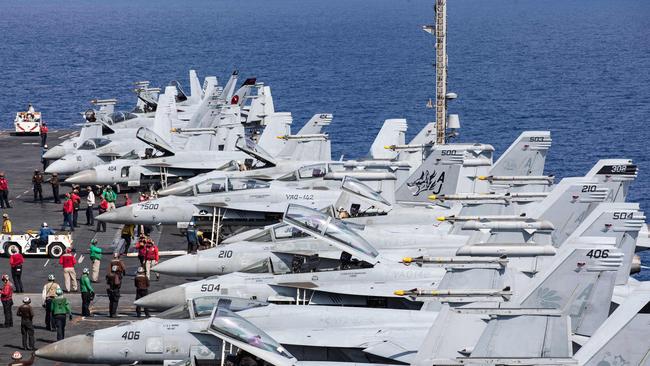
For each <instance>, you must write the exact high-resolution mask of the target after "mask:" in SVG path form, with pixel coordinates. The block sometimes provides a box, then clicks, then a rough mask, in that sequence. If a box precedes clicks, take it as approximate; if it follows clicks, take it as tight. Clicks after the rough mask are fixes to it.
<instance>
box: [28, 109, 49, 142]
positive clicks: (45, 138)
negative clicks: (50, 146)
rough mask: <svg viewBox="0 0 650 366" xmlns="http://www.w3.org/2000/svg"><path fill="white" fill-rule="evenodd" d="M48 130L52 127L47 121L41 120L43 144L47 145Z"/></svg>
mask: <svg viewBox="0 0 650 366" xmlns="http://www.w3.org/2000/svg"><path fill="white" fill-rule="evenodd" d="M32 109H33V108H32ZM48 132H50V129H49V128H47V123H45V122H41V146H46V144H47V133H48Z"/></svg>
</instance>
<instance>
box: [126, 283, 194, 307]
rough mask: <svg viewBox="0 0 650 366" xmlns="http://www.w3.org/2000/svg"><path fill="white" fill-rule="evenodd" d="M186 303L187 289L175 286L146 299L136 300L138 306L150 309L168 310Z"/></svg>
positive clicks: (150, 295)
mask: <svg viewBox="0 0 650 366" xmlns="http://www.w3.org/2000/svg"><path fill="white" fill-rule="evenodd" d="M184 303H185V288H184V287H181V286H174V287H170V288H166V289H164V290H160V291H157V292H154V293H153V294H149V295H147V296H145V297H141V298H139V299H138V300H135V303H134V304H135V305H136V306H144V307H145V308H148V309H155V310H167V309H169V308H172V307H174V306H176V305H180V304H184Z"/></svg>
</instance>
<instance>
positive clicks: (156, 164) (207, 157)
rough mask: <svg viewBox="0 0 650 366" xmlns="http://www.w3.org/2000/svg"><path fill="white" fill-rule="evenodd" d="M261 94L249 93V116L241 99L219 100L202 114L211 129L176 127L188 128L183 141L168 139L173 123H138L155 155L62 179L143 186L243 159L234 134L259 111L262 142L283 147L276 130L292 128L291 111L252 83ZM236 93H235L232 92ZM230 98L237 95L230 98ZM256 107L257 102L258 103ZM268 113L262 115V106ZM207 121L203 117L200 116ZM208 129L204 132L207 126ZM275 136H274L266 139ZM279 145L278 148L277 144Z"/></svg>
mask: <svg viewBox="0 0 650 366" xmlns="http://www.w3.org/2000/svg"><path fill="white" fill-rule="evenodd" d="M254 86H255V87H259V88H260V89H261V90H266V92H264V93H259V94H257V95H255V97H254V98H253V102H252V104H251V105H249V106H247V107H246V108H247V112H246V113H247V117H245V118H244V117H243V110H242V107H241V106H240V105H239V104H231V103H230V102H229V101H228V102H223V101H218V102H217V103H216V105H215V110H214V111H213V112H212V113H211V114H210V115H208V116H206V118H211V119H213V120H215V121H216V122H215V123H216V125H215V127H214V128H207V127H205V128H204V127H200V128H198V130H199V131H196V130H197V129H180V131H181V132H184V133H189V134H190V136H189V137H187V138H186V139H185V141H184V142H183V143H182V146H177V145H174V144H171V143H170V142H169V141H170V140H172V137H171V136H172V132H171V128H170V129H169V130H168V131H167V133H166V134H165V135H163V136H160V135H158V134H156V133H155V132H153V131H151V130H149V129H146V128H140V129H139V130H138V132H137V134H136V136H137V138H138V139H140V140H142V141H144V142H146V143H148V144H149V145H151V146H152V147H154V148H155V150H157V151H158V153H157V154H155V155H153V156H150V157H147V158H145V159H137V160H129V159H118V160H114V161H111V162H110V163H108V164H104V165H100V166H96V167H94V168H93V169H91V170H85V171H82V172H79V173H77V174H75V175H73V176H71V177H69V178H68V179H67V180H66V182H69V183H77V184H120V185H128V186H141V185H147V184H160V183H162V184H163V185H165V184H166V183H167V182H173V181H174V180H177V179H180V178H184V177H192V176H194V175H196V174H199V173H202V172H206V171H210V170H213V169H217V168H224V167H228V166H229V165H231V163H232V161H238V160H242V161H243V160H244V159H245V158H247V157H248V155H247V154H245V153H244V152H241V151H239V150H237V149H236V148H235V144H236V141H237V139H238V138H239V137H240V136H243V135H244V134H245V130H244V127H245V126H244V124H243V123H242V122H246V123H260V122H262V119H259V118H258V117H259V115H261V114H263V113H264V118H263V122H264V124H265V128H264V132H263V133H262V136H261V137H260V141H262V140H268V141H269V144H270V145H268V146H264V147H265V148H267V147H268V148H270V149H271V150H274V149H277V150H281V147H282V146H283V145H284V141H283V140H279V139H276V138H275V136H277V135H284V134H288V133H290V132H288V131H289V128H290V124H291V115H290V114H289V113H274V112H273V111H272V102H270V98H271V95H270V88H268V87H266V86H263V85H254ZM235 96H237V95H235ZM233 99H236V98H234V97H233ZM256 106H258V107H256ZM264 108H266V109H269V110H270V111H271V112H270V113H268V114H266V111H265V109H264ZM204 120H205V118H204ZM206 129H207V130H208V131H205V130H206ZM265 135H273V138H268V139H267V138H265ZM276 145H278V146H279V148H278V147H277V146H276Z"/></svg>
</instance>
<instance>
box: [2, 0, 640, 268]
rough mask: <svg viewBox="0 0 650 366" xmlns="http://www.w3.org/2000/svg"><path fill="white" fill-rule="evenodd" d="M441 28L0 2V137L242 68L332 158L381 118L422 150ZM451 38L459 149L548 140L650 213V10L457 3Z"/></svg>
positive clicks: (369, 134)
mask: <svg viewBox="0 0 650 366" xmlns="http://www.w3.org/2000/svg"><path fill="white" fill-rule="evenodd" d="M432 19H433V12H432V1H423V0H403V1H397V0H374V1H363V0H328V1H316V0H246V1H224V0H209V1H207V0H206V1H192V2H183V1H170V0H162V1H157V2H145V1H126V0H117V1H110V2H101V3H100V2H96V1H89V0H88V1H81V0H71V1H65V2H60V1H57V2H54V1H49V0H47V1H46V0H4V1H2V3H1V4H0V66H1V67H0V82H1V85H0V127H1V128H11V127H12V125H11V123H12V120H13V116H14V114H15V112H16V111H18V110H23V109H24V108H25V106H26V104H27V103H28V102H29V101H31V102H32V103H34V105H35V106H36V108H37V109H38V110H40V111H42V112H43V114H44V118H45V119H46V120H47V121H48V122H49V123H50V125H51V126H53V127H56V128H65V129H71V128H75V126H74V124H75V123H79V122H81V119H80V115H79V112H82V111H83V110H85V109H87V108H88V107H89V104H88V101H89V100H90V99H93V98H113V97H115V98H118V99H119V101H120V103H121V107H122V108H123V109H130V108H132V106H133V103H134V102H135V98H134V95H133V94H132V93H131V91H130V89H131V87H132V82H134V81H137V80H143V79H146V80H151V81H152V83H153V84H154V85H165V84H167V83H168V82H169V81H170V80H175V79H177V80H180V81H182V82H183V83H184V84H185V85H186V84H187V70H188V69H190V68H195V69H197V70H198V71H199V74H200V76H205V75H217V76H218V77H220V78H221V80H223V81H225V80H226V78H227V76H228V75H229V73H230V72H231V71H232V70H233V69H235V68H237V69H239V70H240V72H241V76H242V77H251V76H256V77H257V78H258V80H260V81H264V82H265V83H267V84H268V85H270V86H271V88H272V92H273V95H274V98H275V106H276V110H278V111H290V112H292V113H293V117H294V125H295V126H296V128H297V127H299V126H301V125H302V124H303V123H304V122H305V121H306V120H307V119H308V118H309V117H310V116H311V115H313V114H314V113H323V112H329V113H333V114H334V122H333V124H332V126H331V128H330V130H329V132H330V135H331V137H332V140H333V142H334V144H333V153H334V155H335V156H336V157H339V156H340V155H345V156H346V157H360V156H363V155H365V154H366V152H367V150H368V148H369V145H370V143H371V141H372V139H373V138H374V136H375V134H376V132H377V131H378V130H379V128H380V127H381V124H382V123H383V121H384V120H385V119H387V118H406V119H407V120H408V122H409V126H410V128H409V136H413V135H414V134H415V133H416V132H417V131H418V130H419V129H420V128H421V127H422V126H423V125H424V124H425V123H427V122H428V121H431V120H432V119H433V118H434V116H433V111H432V110H429V109H426V108H425V104H426V101H427V100H428V99H429V98H432V97H433V96H434V95H433V93H434V87H433V82H434V70H433V68H432V66H431V64H432V61H433V47H432V45H433V39H432V37H431V36H429V35H428V34H426V33H424V32H423V31H421V30H420V26H421V25H423V24H429V23H431V22H432V21H433V20H432ZM448 28H449V41H448V42H449V45H448V52H449V63H450V66H449V89H450V90H451V91H454V92H456V93H458V95H459V99H458V100H456V101H454V102H452V103H451V105H450V111H451V112H452V113H458V114H460V118H461V124H462V134H461V141H467V142H484V143H491V144H492V145H494V147H495V148H496V150H497V152H502V151H504V150H505V148H506V147H507V146H508V145H509V144H510V142H511V141H512V140H513V139H514V138H515V137H516V136H517V135H518V134H519V133H520V132H521V131H523V130H527V129H549V130H551V131H552V136H553V147H552V149H551V152H550V156H549V159H548V160H547V167H548V172H549V173H552V174H555V175H556V176H557V177H565V176H579V175H582V174H584V173H585V172H586V171H588V170H589V168H590V167H591V166H592V165H593V164H594V163H595V162H596V161H597V160H598V159H599V158H609V157H624V158H631V159H634V161H635V162H636V163H637V164H638V165H639V168H640V173H639V179H638V181H637V182H635V184H634V186H633V189H632V191H631V194H630V200H632V201H636V202H639V203H640V204H641V206H642V208H643V209H648V208H650V206H649V205H648V203H649V201H648V200H649V198H648V193H649V190H650V179H649V177H650V173H649V172H650V160H649V158H650V157H649V155H648V152H647V144H648V138H649V137H650V132H649V130H648V127H647V119H648V118H649V117H650V99H649V97H650V72H648V70H650V2H648V1H646V0H620V1H607V0H548V1H543V2H540V1H532V0H526V1H524V0H490V1H482V0H453V1H450V2H449V5H448ZM187 89H189V88H187ZM644 262H645V264H646V265H650V257H649V256H645V257H644ZM641 277H645V278H646V279H650V275H649V274H648V272H647V271H646V272H645V273H644V274H643V275H642V276H641Z"/></svg>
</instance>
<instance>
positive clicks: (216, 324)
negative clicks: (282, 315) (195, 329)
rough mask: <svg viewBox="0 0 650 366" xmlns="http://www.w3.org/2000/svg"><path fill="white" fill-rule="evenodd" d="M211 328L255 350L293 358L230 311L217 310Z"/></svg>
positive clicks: (262, 333) (267, 336)
mask: <svg viewBox="0 0 650 366" xmlns="http://www.w3.org/2000/svg"><path fill="white" fill-rule="evenodd" d="M210 328H211V329H212V330H214V331H215V332H217V333H221V334H223V335H225V336H227V337H230V338H234V339H235V340H237V341H240V342H243V343H246V344H248V345H250V346H253V347H255V348H259V349H261V350H264V351H267V352H273V353H275V354H277V355H279V356H282V357H285V358H289V359H291V358H293V356H292V355H291V354H290V353H289V352H288V351H287V350H286V349H284V347H282V345H280V344H279V343H278V342H276V341H275V340H274V339H273V338H271V337H270V336H269V335H268V334H266V333H264V332H263V331H262V330H261V329H259V328H258V327H256V326H255V325H253V324H252V323H250V322H249V321H247V320H246V319H244V318H242V317H241V316H239V315H237V314H236V313H233V312H232V311H230V310H228V309H223V308H217V313H216V314H215V317H214V319H213V320H212V324H210Z"/></svg>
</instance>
